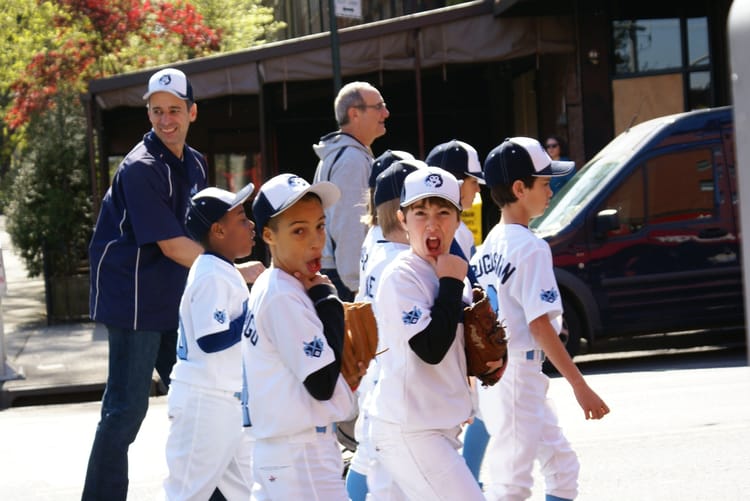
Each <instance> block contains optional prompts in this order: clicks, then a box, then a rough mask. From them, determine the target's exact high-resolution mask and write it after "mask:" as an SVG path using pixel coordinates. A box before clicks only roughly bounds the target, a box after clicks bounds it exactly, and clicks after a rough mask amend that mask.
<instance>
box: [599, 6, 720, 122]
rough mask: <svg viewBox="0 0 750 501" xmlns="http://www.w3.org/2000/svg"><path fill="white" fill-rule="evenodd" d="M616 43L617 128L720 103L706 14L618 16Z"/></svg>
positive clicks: (615, 101)
mask: <svg viewBox="0 0 750 501" xmlns="http://www.w3.org/2000/svg"><path fill="white" fill-rule="evenodd" d="M612 42H613V43H612V45H613V47H614V54H613V61H614V65H613V71H614V76H613V82H612V88H613V97H614V113H615V132H616V133H619V132H622V131H623V130H624V129H625V128H627V127H628V126H629V125H633V124H634V123H640V122H642V121H645V120H648V119H649V118H654V117H658V116H662V115H668V114H671V113H679V112H682V111H687V110H694V109H699V108H707V107H711V106H715V104H716V103H715V102H714V96H713V82H712V79H711V65H712V60H711V51H710V47H709V36H708V19H707V18H706V17H682V18H667V19H619V20H614V21H613V22H612ZM634 119H635V120H634Z"/></svg>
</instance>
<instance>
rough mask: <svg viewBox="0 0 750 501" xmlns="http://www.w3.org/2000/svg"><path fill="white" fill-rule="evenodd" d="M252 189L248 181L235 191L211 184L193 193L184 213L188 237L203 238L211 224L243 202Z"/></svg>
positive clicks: (198, 239) (251, 184) (251, 192)
mask: <svg viewBox="0 0 750 501" xmlns="http://www.w3.org/2000/svg"><path fill="white" fill-rule="evenodd" d="M254 189H255V186H254V185H253V183H248V185H247V186H245V187H244V188H242V189H241V190H240V191H238V192H237V193H232V192H231V191H227V190H222V189H221V188H215V187H213V186H212V187H210V188H204V189H202V190H201V191H199V192H198V193H196V194H195V195H193V197H192V198H191V199H190V206H189V207H188V210H187V214H186V215H185V229H186V230H187V232H188V234H189V235H190V237H191V238H192V239H193V240H197V241H199V242H200V241H201V240H203V238H205V236H206V233H208V230H209V229H210V228H211V225H212V224H214V223H215V222H216V221H218V220H219V219H221V218H222V217H224V214H226V213H227V212H229V211H231V210H233V209H236V208H237V207H239V206H240V205H242V204H243V203H245V201H246V200H247V199H248V198H250V195H252V194H253V190H254Z"/></svg>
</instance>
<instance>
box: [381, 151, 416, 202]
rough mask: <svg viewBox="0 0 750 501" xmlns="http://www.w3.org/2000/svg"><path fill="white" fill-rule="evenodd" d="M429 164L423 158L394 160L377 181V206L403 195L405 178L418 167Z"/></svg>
mask: <svg viewBox="0 0 750 501" xmlns="http://www.w3.org/2000/svg"><path fill="white" fill-rule="evenodd" d="M425 167H427V164H426V163H424V162H423V161H421V160H415V159H411V160H399V161H397V162H393V163H392V164H391V165H390V166H389V167H388V168H387V169H385V170H384V171H383V172H381V173H380V175H379V176H378V178H377V181H376V182H375V195H374V200H375V206H376V207H377V206H378V205H380V204H382V203H383V202H387V201H388V200H393V199H394V198H400V197H401V189H402V188H403V187H404V179H405V178H406V176H408V175H409V174H411V173H412V172H414V171H415V170H417V169H423V168H425Z"/></svg>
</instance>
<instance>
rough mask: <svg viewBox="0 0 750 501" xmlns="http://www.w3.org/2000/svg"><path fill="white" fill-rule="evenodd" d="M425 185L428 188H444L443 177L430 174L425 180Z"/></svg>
mask: <svg viewBox="0 0 750 501" xmlns="http://www.w3.org/2000/svg"><path fill="white" fill-rule="evenodd" d="M424 184H425V186H427V187H428V188H440V187H441V186H443V176H441V175H440V174H430V175H429V176H427V177H426V178H425V180H424Z"/></svg>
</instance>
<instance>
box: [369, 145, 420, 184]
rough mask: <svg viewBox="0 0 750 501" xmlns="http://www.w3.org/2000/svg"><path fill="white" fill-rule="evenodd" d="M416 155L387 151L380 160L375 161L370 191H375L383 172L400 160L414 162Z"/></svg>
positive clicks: (371, 171) (370, 180) (399, 151)
mask: <svg viewBox="0 0 750 501" xmlns="http://www.w3.org/2000/svg"><path fill="white" fill-rule="evenodd" d="M413 159H414V155H412V154H411V153H409V152H408V151H401V150H385V151H384V152H383V153H382V154H381V155H380V156H379V157H378V158H376V159H375V160H373V162H372V169H370V179H369V185H370V189H375V184H376V183H377V178H378V176H379V175H380V173H381V172H383V171H384V170H386V169H387V168H388V167H389V166H390V165H391V164H392V163H393V162H398V161H399V160H413Z"/></svg>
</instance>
